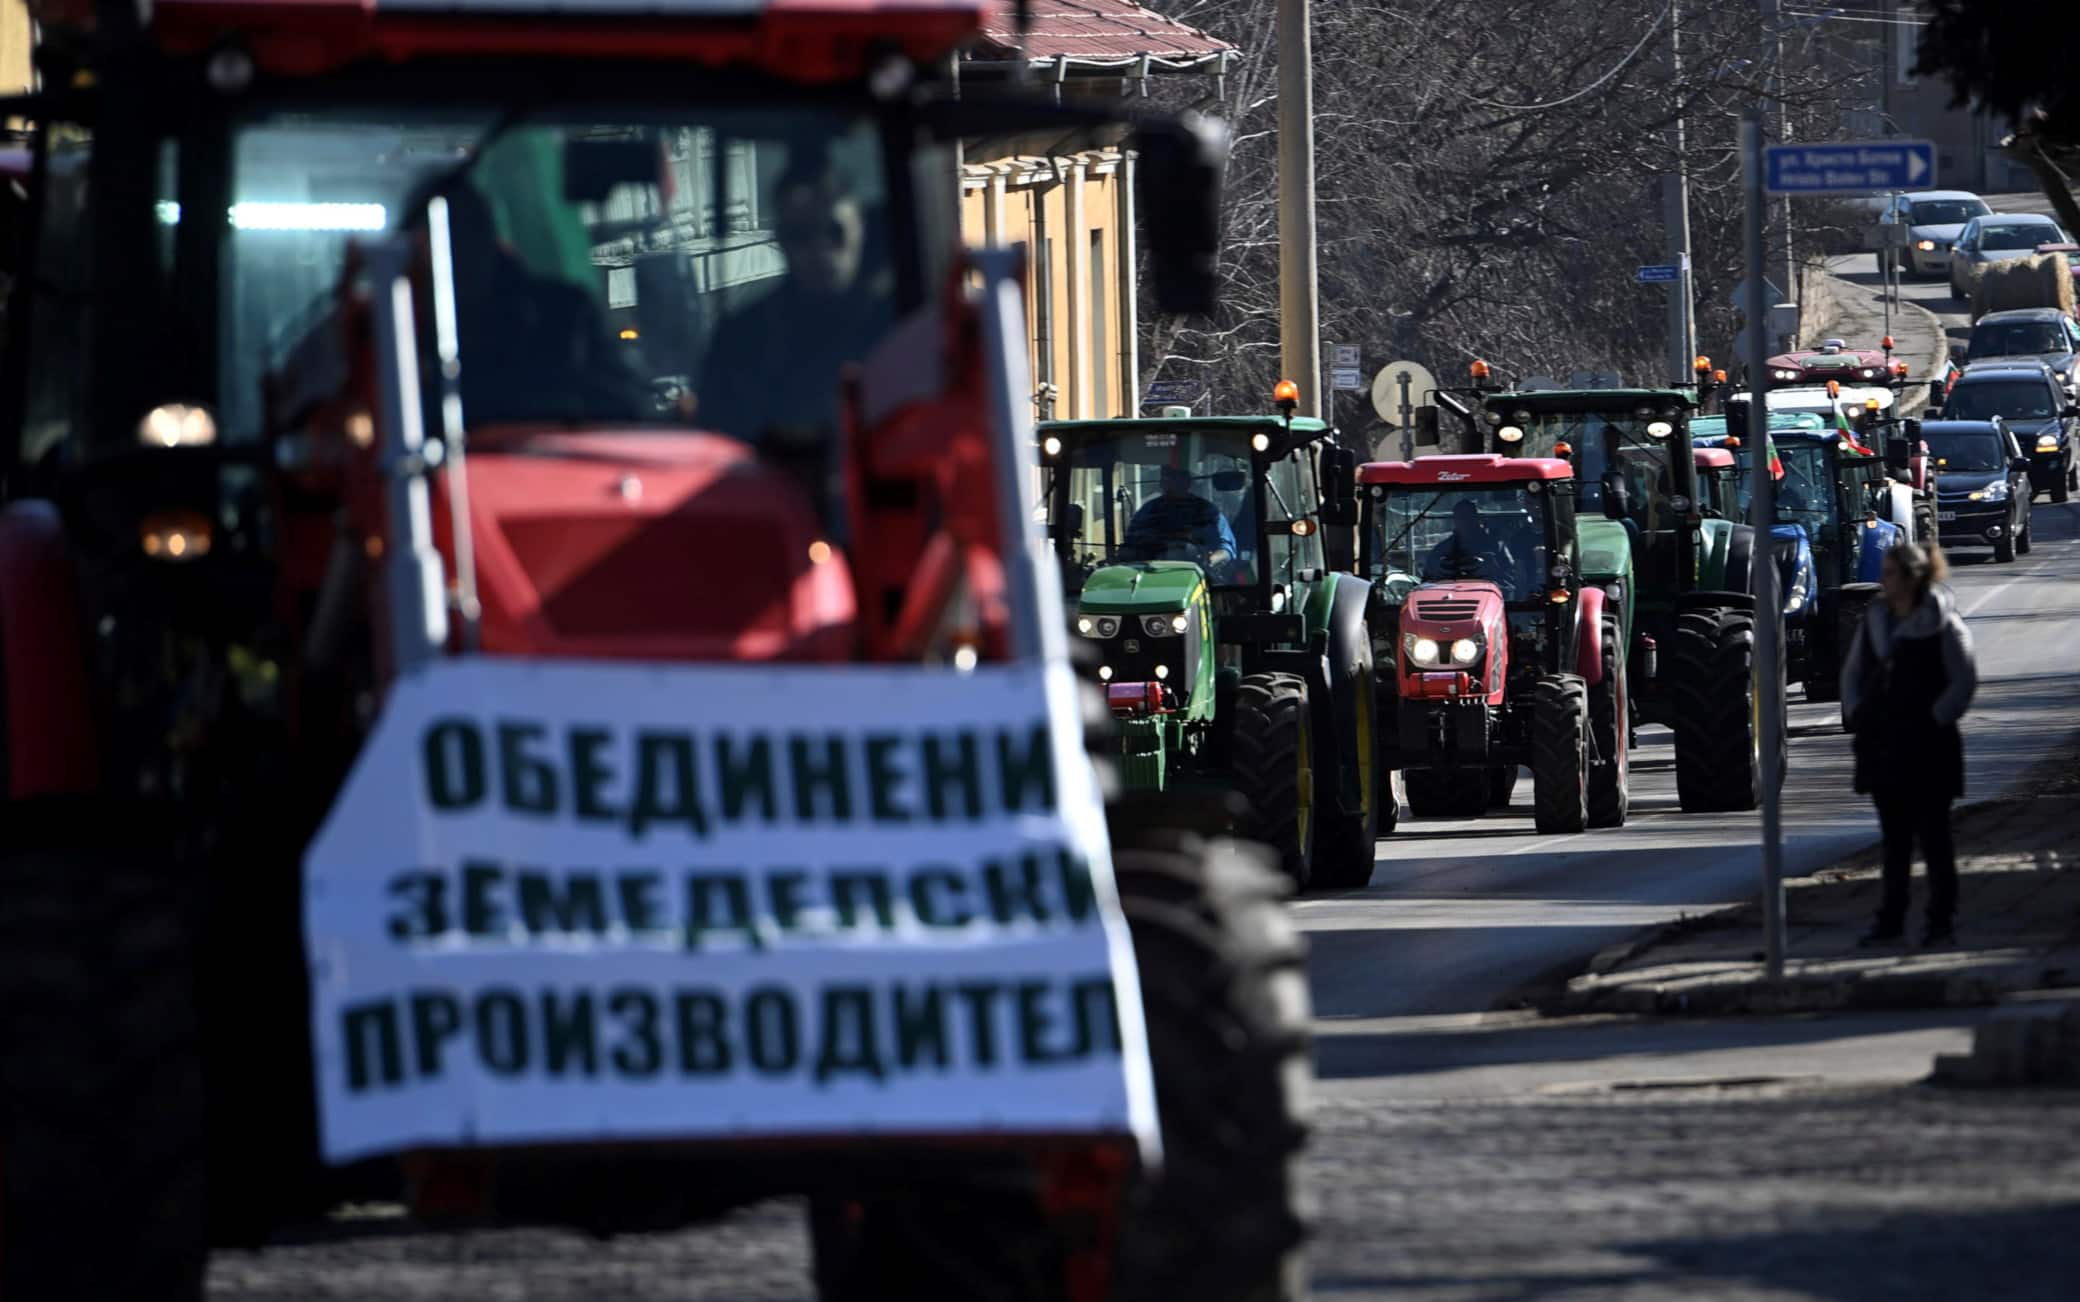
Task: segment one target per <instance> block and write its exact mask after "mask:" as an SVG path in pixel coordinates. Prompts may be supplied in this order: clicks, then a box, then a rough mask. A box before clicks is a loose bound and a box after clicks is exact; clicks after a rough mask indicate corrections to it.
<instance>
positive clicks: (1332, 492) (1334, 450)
mask: <svg viewBox="0 0 2080 1302" xmlns="http://www.w3.org/2000/svg"><path fill="white" fill-rule="evenodd" d="M1322 491H1323V494H1324V496H1326V497H1327V498H1328V500H1330V501H1332V502H1354V501H1356V500H1357V498H1358V454H1357V453H1356V452H1353V451H1352V450H1351V449H1349V448H1339V447H1333V446H1332V447H1325V448H1323V449H1322Z"/></svg>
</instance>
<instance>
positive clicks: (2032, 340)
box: [1964, 307, 2080, 392]
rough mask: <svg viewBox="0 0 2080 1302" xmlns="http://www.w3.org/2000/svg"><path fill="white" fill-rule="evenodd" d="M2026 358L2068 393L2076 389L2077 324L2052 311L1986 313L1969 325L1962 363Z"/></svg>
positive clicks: (2079, 370) (2079, 365) (2079, 374)
mask: <svg viewBox="0 0 2080 1302" xmlns="http://www.w3.org/2000/svg"><path fill="white" fill-rule="evenodd" d="M1995 357H2026V358H2031V359H2033V360H2035V361H2040V362H2042V363H2044V364H2045V365H2046V366H2049V367H2050V368H2051V370H2052V372H2053V373H2054V374H2056V375H2057V376H2058V382H2059V383H2060V384H2063V385H2064V386H2066V389H2067V390H2068V391H2069V392H2073V391H2075V388H2074V386H2075V385H2080V321H2075V320H2073V318H2071V317H2069V316H2067V315H2066V314H2065V313H2064V312H2061V311H2059V310H2058V309H2057V308H2055V307H2017V308H2010V309H2008V310H2007V311H2005V312H1988V313H1987V314H1986V315H1985V316H1982V317H1980V318H1979V319H1978V321H1976V322H1974V323H1973V325H1972V337H1971V339H1970V341H1969V342H1967V343H1966V345H1965V350H1964V361H1965V362H1966V363H1967V364H1970V363H1972V362H1983V361H1986V360H1988V359H1989V358H1995Z"/></svg>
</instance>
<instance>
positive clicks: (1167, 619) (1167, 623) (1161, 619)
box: [1141, 615, 1189, 637]
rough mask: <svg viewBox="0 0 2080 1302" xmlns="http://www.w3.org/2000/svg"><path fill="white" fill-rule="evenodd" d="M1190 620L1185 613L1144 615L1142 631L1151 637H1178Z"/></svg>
mask: <svg viewBox="0 0 2080 1302" xmlns="http://www.w3.org/2000/svg"><path fill="white" fill-rule="evenodd" d="M1188 622H1189V621H1187V620H1186V619H1185V617H1184V616H1183V615H1143V616H1142V617H1141V631H1142V632H1144V633H1146V634H1148V635H1149V636H1150V637H1176V636H1178V635H1179V634H1181V633H1183V632H1184V630H1185V626H1186V624H1187V623H1188Z"/></svg>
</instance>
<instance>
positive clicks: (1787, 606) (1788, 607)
mask: <svg viewBox="0 0 2080 1302" xmlns="http://www.w3.org/2000/svg"><path fill="white" fill-rule="evenodd" d="M1812 595H1813V585H1812V579H1811V576H1810V575H1809V574H1808V573H1807V572H1806V571H1804V570H1800V571H1799V572H1798V577H1797V578H1794V579H1793V580H1792V581H1791V593H1790V595H1789V596H1787V597H1786V598H1785V599H1784V613H1785V614H1787V615H1796V614H1797V613H1798V612H1799V611H1801V610H1804V609H1805V608H1806V602H1807V601H1809V600H1811V598H1812Z"/></svg>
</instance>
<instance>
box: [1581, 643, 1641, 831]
mask: <svg viewBox="0 0 2080 1302" xmlns="http://www.w3.org/2000/svg"><path fill="white" fill-rule="evenodd" d="M1602 634H1603V636H1602V639H1601V645H1602V653H1603V678H1602V681H1600V682H1598V683H1597V684H1596V685H1595V686H1593V687H1591V688H1590V689H1589V727H1590V730H1591V735H1592V736H1593V738H1594V740H1595V743H1596V745H1595V752H1596V759H1595V761H1594V762H1593V763H1592V764H1591V765H1590V768H1589V826H1591V827H1623V826H1625V817H1626V815H1627V813H1628V812H1629V811H1630V810H1631V808H1632V753H1631V748H1630V747H1628V746H1627V745H1626V742H1627V740H1628V738H1627V736H1626V733H1627V732H1628V731H1629V729H1628V728H1627V726H1626V724H1627V719H1626V705H1627V700H1628V697H1629V696H1630V693H1629V692H1628V691H1627V683H1626V676H1625V649H1624V647H1623V646H1622V645H1621V644H1620V642H1619V640H1618V620H1617V617H1616V616H1615V615H1612V614H1608V613H1606V614H1605V615H1604V617H1603V630H1602Z"/></svg>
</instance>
